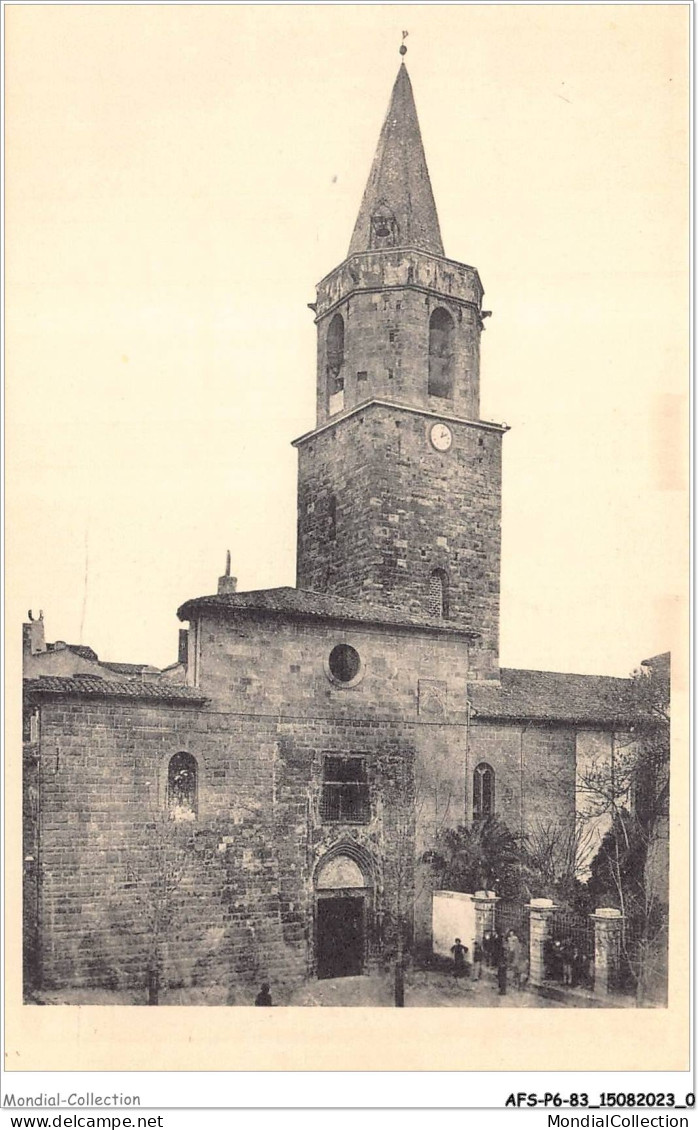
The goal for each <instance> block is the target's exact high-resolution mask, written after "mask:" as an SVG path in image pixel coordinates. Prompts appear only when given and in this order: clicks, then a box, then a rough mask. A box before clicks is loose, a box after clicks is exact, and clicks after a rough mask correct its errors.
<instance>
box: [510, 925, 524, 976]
mask: <svg viewBox="0 0 698 1130" xmlns="http://www.w3.org/2000/svg"><path fill="white" fill-rule="evenodd" d="M507 965H508V967H509V969H510V970H511V976H512V980H513V982H514V985H515V987H516V988H517V989H520V988H521V973H522V969H521V942H520V941H519V936H518V934H516V933H514V931H513V930H510V931H509V933H508V934H507Z"/></svg>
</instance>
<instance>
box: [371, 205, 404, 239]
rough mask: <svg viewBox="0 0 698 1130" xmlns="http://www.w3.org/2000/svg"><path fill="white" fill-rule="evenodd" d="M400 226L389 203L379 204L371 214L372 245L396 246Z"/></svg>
mask: <svg viewBox="0 0 698 1130" xmlns="http://www.w3.org/2000/svg"><path fill="white" fill-rule="evenodd" d="M397 239H398V226H397V221H396V219H395V215H394V213H393V212H392V211H391V210H390V208H389V207H388V205H387V204H383V203H381V204H379V205H378V207H377V208H376V210H375V212H374V213H373V215H372V216H371V247H375V248H379V247H396V246H397Z"/></svg>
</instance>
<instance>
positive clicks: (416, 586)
mask: <svg viewBox="0 0 698 1130" xmlns="http://www.w3.org/2000/svg"><path fill="white" fill-rule="evenodd" d="M432 423H433V420H432V419H431V418H429V417H424V416H421V415H419V414H415V413H410V412H405V411H401V410H400V409H393V408H387V407H380V406H375V405H374V406H372V407H369V408H367V409H365V410H364V411H362V412H359V413H357V414H356V415H355V416H353V417H350V418H349V419H347V420H343V421H340V422H339V423H338V424H337V425H336V426H334V427H331V428H329V429H327V430H326V431H325V432H322V433H320V434H319V435H316V436H314V437H312V438H311V439H309V440H308V441H307V442H306V443H304V444H302V445H300V447H299V465H298V571H297V584H298V586H299V588H307V589H313V590H316V591H320V592H334V593H336V594H337V595H338V596H343V597H349V598H353V599H361V598H363V599H367V600H372V601H378V602H379V603H385V604H390V605H392V606H394V607H397V608H404V609H406V610H410V609H412V610H420V611H422V612H428V595H429V575H430V573H431V572H432V570H433V569H435V568H442V569H445V570H446V572H447V574H448V577H449V616H450V617H451V618H453V619H462V620H464V621H465V622H466V623H467V624H468V625H469V626H471V627H472V628H473V629H474V630H475V631H477V632H479V633H480V636H481V638H480V639H479V640H478V641H477V642H476V643H475V644H474V645H473V648H472V657H473V666H474V667H475V668H476V669H478V670H479V671H480V672H481V673H482V674H484V675H488V674H489V675H491V673H492V672H493V671H495V670H496V668H497V664H498V638H499V574H500V557H501V433H499V432H495V431H491V430H487V429H485V428H478V427H470V426H468V425H466V424H455V423H454V424H452V425H451V428H452V431H453V444H452V447H451V449H450V451H448V452H446V453H443V454H441V453H439V452H437V451H435V450H434V448H433V447H432V445H431V443H430V442H429V436H428V431H429V427H430V426H431V424H432ZM332 508H334V518H333V510H332Z"/></svg>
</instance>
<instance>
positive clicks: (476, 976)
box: [473, 942, 484, 981]
mask: <svg viewBox="0 0 698 1130" xmlns="http://www.w3.org/2000/svg"><path fill="white" fill-rule="evenodd" d="M483 957H484V954H483V952H482V946H481V945H480V943H479V942H475V945H474V946H473V981H479V980H480V978H481V977H482V959H483Z"/></svg>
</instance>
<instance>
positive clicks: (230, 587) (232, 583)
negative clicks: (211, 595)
mask: <svg viewBox="0 0 698 1130" xmlns="http://www.w3.org/2000/svg"><path fill="white" fill-rule="evenodd" d="M237 587H238V579H237V577H231V575H230V550H229V549H228V550H226V554H225V573H224V574H223V576H222V577H219V578H218V595H219V596H224V595H225V594H226V593H229V592H237Z"/></svg>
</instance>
